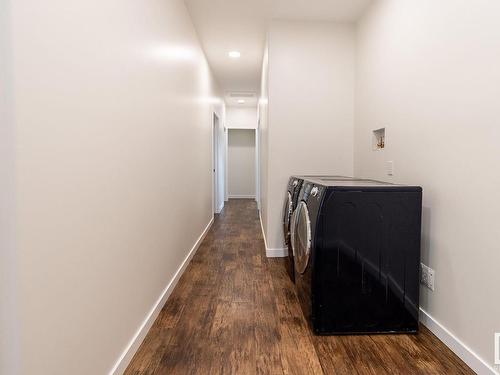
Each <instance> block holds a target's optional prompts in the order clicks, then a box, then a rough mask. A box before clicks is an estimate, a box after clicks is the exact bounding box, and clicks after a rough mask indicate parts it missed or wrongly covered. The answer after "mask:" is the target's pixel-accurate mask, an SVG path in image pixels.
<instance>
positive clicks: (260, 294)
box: [125, 200, 473, 375]
mask: <svg viewBox="0 0 500 375" xmlns="http://www.w3.org/2000/svg"><path fill="white" fill-rule="evenodd" d="M125 373H126V374H299V375H304V374H473V371H472V370H470V369H469V368H468V367H467V366H466V365H465V364H464V363H463V362H462V361H461V360H460V359H459V358H458V357H457V356H456V355H455V354H453V353H452V352H451V351H450V350H449V349H448V348H447V347H446V346H444V344H443V343H441V341H439V340H438V339H437V338H436V337H435V336H434V335H433V334H432V333H430V331H429V330H427V329H426V328H425V327H422V328H421V332H420V334H418V335H376V336H330V337H325V336H314V335H313V334H311V332H310V331H309V329H308V327H307V323H306V321H305V319H304V317H303V315H302V311H301V309H300V306H299V304H298V301H297V297H296V295H295V292H294V287H293V284H292V283H291V281H290V280H289V279H288V276H287V274H286V272H285V269H284V265H283V260H282V259H268V258H266V255H265V249H264V241H263V239H262V233H261V229H260V224H259V218H258V214H257V207H256V204H255V202H253V201H251V200H230V201H229V203H228V204H226V207H225V209H224V211H223V212H222V213H221V214H220V215H218V216H217V217H216V219H215V222H214V225H213V227H212V228H211V230H210V232H209V233H208V234H207V237H206V238H205V240H204V241H203V243H202V245H201V246H200V248H199V250H198V252H197V253H196V255H195V256H194V258H193V260H192V261H191V263H190V265H189V266H188V268H187V269H186V272H185V273H184V275H183V276H182V277H181V279H180V281H179V283H178V284H177V286H176V288H175V290H174V292H173V293H172V295H171V297H170V299H169V300H168V302H167V304H166V305H165V307H164V308H163V310H162V311H161V313H160V315H159V317H158V319H157V320H156V322H155V323H154V325H153V327H152V328H151V330H150V332H149V334H148V335H147V337H146V339H145V340H144V342H143V344H142V345H141V347H140V349H139V350H138V352H137V353H136V355H135V357H134V358H133V360H132V362H131V364H130V366H129V367H128V369H127V371H126V372H125Z"/></svg>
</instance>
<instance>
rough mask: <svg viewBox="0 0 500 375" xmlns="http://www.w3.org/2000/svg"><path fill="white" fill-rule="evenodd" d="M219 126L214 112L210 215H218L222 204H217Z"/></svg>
mask: <svg viewBox="0 0 500 375" xmlns="http://www.w3.org/2000/svg"><path fill="white" fill-rule="evenodd" d="M219 126H220V118H219V116H218V115H217V113H216V112H212V213H213V214H218V213H220V211H221V209H222V207H223V205H224V202H222V204H221V202H219V192H220V191H221V187H220V186H219V174H220V173H221V171H220V170H219V165H220V162H219V159H220V157H221V155H220V142H219Z"/></svg>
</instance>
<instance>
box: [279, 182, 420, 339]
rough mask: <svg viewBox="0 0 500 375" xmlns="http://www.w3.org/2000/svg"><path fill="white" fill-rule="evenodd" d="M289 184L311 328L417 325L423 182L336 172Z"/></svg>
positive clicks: (408, 329)
mask: <svg viewBox="0 0 500 375" xmlns="http://www.w3.org/2000/svg"><path fill="white" fill-rule="evenodd" d="M294 179H296V180H298V181H297V185H296V186H295V189H290V186H291V185H292V186H293V185H294V181H295V180H294ZM292 180H293V181H292ZM299 184H300V189H299V191H298V192H297V191H296V188H297V186H298V185H299ZM288 185H289V186H288V188H287V193H288V194H290V195H289V196H288V195H287V198H285V201H287V199H288V197H290V200H291V205H292V207H293V213H292V215H291V217H289V218H288V219H287V220H288V223H287V224H285V226H284V229H285V237H288V238H287V243H288V244H289V247H290V248H291V250H292V251H291V256H290V257H289V258H288V262H290V261H292V260H293V274H294V280H295V286H296V290H297V295H298V298H299V301H300V304H301V307H302V310H303V312H304V315H305V317H306V318H307V320H308V321H309V323H310V325H311V328H312V330H313V331H314V333H316V334H321V335H329V334H364V333H366V334H372V333H412V332H417V331H418V312H419V268H420V230H421V211H422V209H421V207H422V189H421V188H420V187H419V186H403V185H395V184H390V183H385V182H380V181H374V180H367V179H356V178H348V177H338V176H337V177H336V176H331V177H302V178H297V177H293V178H291V179H290V183H289V184H288ZM287 207H288V206H287V205H285V213H284V218H286V216H287V213H289V212H290V209H289V208H287ZM287 209H288V211H287ZM284 221H285V220H284ZM287 227H288V233H287V232H286V230H287V229H286V228H287Z"/></svg>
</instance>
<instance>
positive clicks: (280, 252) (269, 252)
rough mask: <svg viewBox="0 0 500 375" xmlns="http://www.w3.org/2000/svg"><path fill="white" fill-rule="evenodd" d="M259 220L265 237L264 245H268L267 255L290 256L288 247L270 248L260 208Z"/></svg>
mask: <svg viewBox="0 0 500 375" xmlns="http://www.w3.org/2000/svg"><path fill="white" fill-rule="evenodd" d="M259 221H260V229H261V230H262V237H264V246H265V247H266V256H267V257H268V258H284V257H286V256H288V249H287V248H282V249H270V248H269V247H267V240H266V233H265V232H264V226H263V225H262V216H261V215H260V210H259Z"/></svg>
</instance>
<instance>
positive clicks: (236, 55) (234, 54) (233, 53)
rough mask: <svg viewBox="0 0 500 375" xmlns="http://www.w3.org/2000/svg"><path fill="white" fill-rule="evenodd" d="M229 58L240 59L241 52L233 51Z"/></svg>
mask: <svg viewBox="0 0 500 375" xmlns="http://www.w3.org/2000/svg"><path fill="white" fill-rule="evenodd" d="M228 55H229V57H230V58H232V59H238V58H239V57H240V56H241V53H240V51H231V52H229V53H228Z"/></svg>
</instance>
